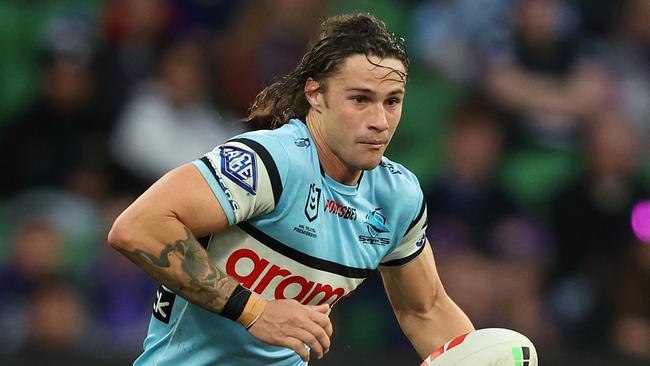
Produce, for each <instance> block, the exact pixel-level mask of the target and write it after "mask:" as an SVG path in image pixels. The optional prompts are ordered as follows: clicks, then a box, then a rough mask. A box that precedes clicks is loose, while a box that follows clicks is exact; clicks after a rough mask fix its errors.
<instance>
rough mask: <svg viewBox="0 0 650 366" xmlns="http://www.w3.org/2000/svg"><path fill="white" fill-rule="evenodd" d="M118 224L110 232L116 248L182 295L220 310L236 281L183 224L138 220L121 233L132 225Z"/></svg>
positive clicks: (110, 237)
mask: <svg viewBox="0 0 650 366" xmlns="http://www.w3.org/2000/svg"><path fill="white" fill-rule="evenodd" d="M118 221H119V220H118ZM120 225H122V226H123V225H124V224H120ZM120 225H118V223H117V222H116V225H115V226H114V227H113V230H111V234H110V235H109V241H110V242H111V245H112V246H113V247H114V248H115V249H117V250H118V251H120V252H121V253H122V254H124V255H125V256H126V257H127V258H129V259H130V260H131V261H132V262H134V263H135V264H136V265H137V266H139V267H140V268H142V269H143V270H144V271H145V272H146V273H147V274H148V275H149V276H151V277H152V278H154V279H155V280H156V281H159V282H160V283H162V284H164V285H165V286H166V287H168V288H169V289H171V290H173V291H174V292H176V293H177V294H179V295H180V296H182V297H183V298H184V299H186V300H188V301H190V302H192V303H194V304H196V305H199V306H201V307H203V308H205V309H207V310H209V311H212V312H214V313H220V312H221V310H222V309H223V307H224V305H225V303H226V302H227V301H228V299H229V297H230V294H232V292H233V290H234V289H235V287H237V285H238V282H237V281H236V280H235V279H233V278H232V277H229V276H227V275H225V274H223V273H221V272H220V271H219V270H217V268H216V267H215V266H214V264H212V262H211V261H210V259H209V257H208V253H207V251H206V250H205V249H204V248H203V247H202V246H201V244H200V243H199V242H198V241H197V239H196V238H195V237H194V235H193V234H192V232H191V231H190V230H189V229H188V228H187V227H186V226H184V225H183V224H182V223H181V222H180V221H176V220H173V219H170V220H166V221H165V222H164V223H159V224H158V225H145V224H141V225H140V227H139V228H136V229H135V233H132V234H126V235H124V234H120V231H125V230H127V231H132V230H133V229H122V228H120V227H121V226H120ZM147 227H151V228H152V229H151V230H149V229H147ZM153 228H155V229H153ZM154 230H155V231H154ZM154 232H155V234H154ZM165 237H166V238H168V239H163V238H165ZM173 238H174V239H173Z"/></svg>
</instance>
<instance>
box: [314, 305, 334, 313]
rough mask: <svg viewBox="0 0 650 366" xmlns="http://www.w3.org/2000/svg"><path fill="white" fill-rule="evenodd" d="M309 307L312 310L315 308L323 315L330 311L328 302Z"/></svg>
mask: <svg viewBox="0 0 650 366" xmlns="http://www.w3.org/2000/svg"><path fill="white" fill-rule="evenodd" d="M310 308H312V310H316V311H318V312H319V313H321V314H325V315H327V314H329V312H330V306H329V305H328V304H321V305H311V306H310Z"/></svg>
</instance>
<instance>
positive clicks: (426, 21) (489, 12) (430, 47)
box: [411, 0, 514, 83]
mask: <svg viewBox="0 0 650 366" xmlns="http://www.w3.org/2000/svg"><path fill="white" fill-rule="evenodd" d="M513 3H514V0H483V1H480V2H477V1H474V0H456V1H441V0H423V1H420V3H419V4H418V5H417V6H416V7H415V9H414V12H413V26H414V29H413V35H412V39H411V44H413V49H414V51H415V55H416V56H419V60H421V61H423V62H425V63H426V64H427V65H428V66H429V67H431V68H433V69H435V70H439V71H441V72H443V74H444V75H445V76H446V77H449V78H451V79H453V80H456V81H460V82H466V83H473V82H475V81H476V80H477V79H478V78H479V77H480V75H481V74H482V72H483V68H484V65H485V62H486V60H487V58H488V57H489V56H490V55H492V54H494V53H495V52H496V49H497V48H498V47H500V46H501V45H502V44H504V43H506V42H507V40H508V39H509V37H510V33H511V32H510V27H509V22H508V18H509V17H510V15H511V9H512V4H513ZM416 60H417V58H416Z"/></svg>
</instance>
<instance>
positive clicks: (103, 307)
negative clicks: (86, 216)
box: [84, 196, 157, 356]
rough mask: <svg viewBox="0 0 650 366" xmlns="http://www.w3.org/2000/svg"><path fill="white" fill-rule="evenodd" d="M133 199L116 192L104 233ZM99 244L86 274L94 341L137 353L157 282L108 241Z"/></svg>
mask: <svg viewBox="0 0 650 366" xmlns="http://www.w3.org/2000/svg"><path fill="white" fill-rule="evenodd" d="M132 200H133V198H132V197H127V196H124V197H118V196H116V197H114V199H113V200H112V201H110V202H109V204H108V205H106V207H104V210H103V214H104V217H103V225H102V228H103V229H104V230H105V235H104V237H105V236H106V235H108V230H109V228H110V226H111V225H112V224H113V222H115V219H116V218H117V216H118V215H119V214H120V213H121V212H122V211H124V209H126V207H128V205H129V204H130V203H131V202H132ZM98 245H101V246H99V248H97V249H96V251H97V252H98V255H97V257H96V258H97V259H96V260H94V261H93V265H92V267H91V268H89V269H88V270H87V271H86V274H85V276H84V280H85V285H86V286H87V287H88V292H87V293H88V295H89V303H90V305H91V308H92V310H93V313H92V318H93V324H92V325H93V334H92V342H93V344H96V345H99V346H101V347H102V348H103V349H105V350H106V351H110V353H112V354H122V355H125V356H129V355H132V354H137V353H139V352H140V351H142V340H143V339H144V337H145V336H146V334H147V325H148V323H149V319H150V318H151V304H152V303H153V299H154V296H155V287H156V286H157V284H156V283H155V282H154V281H153V280H151V279H150V278H149V277H148V276H147V275H146V274H145V273H144V272H143V271H142V270H140V269H139V268H138V267H136V266H134V265H133V264H132V263H131V262H129V260H128V259H126V258H125V257H124V256H122V255H120V254H119V253H118V252H116V251H115V250H113V249H112V248H110V247H109V246H108V245H105V243H101V244H98Z"/></svg>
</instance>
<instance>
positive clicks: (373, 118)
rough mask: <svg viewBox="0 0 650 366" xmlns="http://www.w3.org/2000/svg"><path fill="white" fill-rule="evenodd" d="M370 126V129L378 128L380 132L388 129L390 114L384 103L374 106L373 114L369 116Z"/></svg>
mask: <svg viewBox="0 0 650 366" xmlns="http://www.w3.org/2000/svg"><path fill="white" fill-rule="evenodd" d="M369 117H370V118H369V121H370V123H369V126H368V127H370V129H373V130H377V131H379V132H382V131H385V130H387V129H388V116H387V112H386V110H384V106H383V104H382V103H377V104H375V105H374V108H372V112H371V115H370V116H369Z"/></svg>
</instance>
